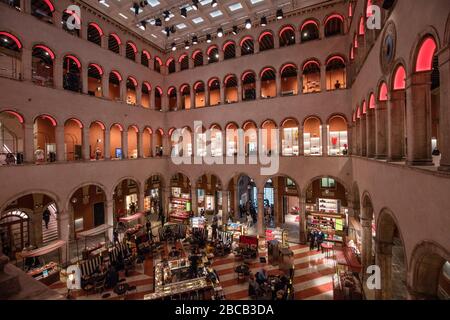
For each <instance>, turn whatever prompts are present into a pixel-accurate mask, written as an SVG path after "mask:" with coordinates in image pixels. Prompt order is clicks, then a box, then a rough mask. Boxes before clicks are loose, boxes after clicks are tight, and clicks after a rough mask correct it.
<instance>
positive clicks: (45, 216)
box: [42, 209, 50, 230]
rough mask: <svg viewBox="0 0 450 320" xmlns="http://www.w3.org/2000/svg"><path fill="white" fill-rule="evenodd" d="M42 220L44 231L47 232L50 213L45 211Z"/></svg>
mask: <svg viewBox="0 0 450 320" xmlns="http://www.w3.org/2000/svg"><path fill="white" fill-rule="evenodd" d="M42 220H44V223H45V229H47V230H48V224H49V222H50V211H49V210H48V209H45V211H44V212H43V213H42Z"/></svg>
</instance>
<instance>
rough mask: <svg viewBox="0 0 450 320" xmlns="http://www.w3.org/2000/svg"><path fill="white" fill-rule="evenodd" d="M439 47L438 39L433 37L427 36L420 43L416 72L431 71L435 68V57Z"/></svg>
mask: <svg viewBox="0 0 450 320" xmlns="http://www.w3.org/2000/svg"><path fill="white" fill-rule="evenodd" d="M436 49H437V44H436V41H435V40H434V38H433V37H431V36H427V37H425V38H424V39H423V40H422V42H421V45H420V49H419V52H418V53H417V59H416V68H415V71H416V72H421V71H430V70H431V69H432V68H433V57H434V54H435V52H436Z"/></svg>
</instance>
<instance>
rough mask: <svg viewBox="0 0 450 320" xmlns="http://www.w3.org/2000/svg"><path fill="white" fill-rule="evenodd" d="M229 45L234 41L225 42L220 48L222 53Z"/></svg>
mask: <svg viewBox="0 0 450 320" xmlns="http://www.w3.org/2000/svg"><path fill="white" fill-rule="evenodd" d="M230 45H234V41H232V40H228V41H227V42H225V44H224V45H223V47H222V51H225V50H226V49H227V47H228V46H230Z"/></svg>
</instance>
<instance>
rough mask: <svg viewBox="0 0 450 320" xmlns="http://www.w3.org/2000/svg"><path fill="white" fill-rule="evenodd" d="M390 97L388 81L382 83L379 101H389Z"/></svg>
mask: <svg viewBox="0 0 450 320" xmlns="http://www.w3.org/2000/svg"><path fill="white" fill-rule="evenodd" d="M387 99H388V87H387V85H386V82H382V83H381V84H380V89H379V91H378V101H387Z"/></svg>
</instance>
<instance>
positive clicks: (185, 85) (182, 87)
mask: <svg viewBox="0 0 450 320" xmlns="http://www.w3.org/2000/svg"><path fill="white" fill-rule="evenodd" d="M186 88H189V85H188V84H183V85H182V86H181V87H180V92H181V93H183V92H184V89H186Z"/></svg>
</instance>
